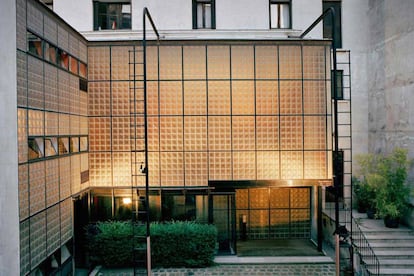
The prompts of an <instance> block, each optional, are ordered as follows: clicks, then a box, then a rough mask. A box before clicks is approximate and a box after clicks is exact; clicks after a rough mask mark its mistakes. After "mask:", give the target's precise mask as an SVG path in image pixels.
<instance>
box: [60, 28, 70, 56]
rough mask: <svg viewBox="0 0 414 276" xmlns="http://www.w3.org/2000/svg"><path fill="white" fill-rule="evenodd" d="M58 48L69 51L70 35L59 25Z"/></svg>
mask: <svg viewBox="0 0 414 276" xmlns="http://www.w3.org/2000/svg"><path fill="white" fill-rule="evenodd" d="M58 46H59V47H60V48H62V49H64V50H69V34H68V31H67V30H66V29H65V27H64V26H63V25H58Z"/></svg>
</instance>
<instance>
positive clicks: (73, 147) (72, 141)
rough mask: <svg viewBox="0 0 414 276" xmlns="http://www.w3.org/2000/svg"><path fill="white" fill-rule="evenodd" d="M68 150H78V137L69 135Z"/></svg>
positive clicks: (73, 151) (74, 151)
mask: <svg viewBox="0 0 414 276" xmlns="http://www.w3.org/2000/svg"><path fill="white" fill-rule="evenodd" d="M70 152H72V153H76V152H79V137H70Z"/></svg>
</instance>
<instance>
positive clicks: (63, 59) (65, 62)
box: [57, 49, 69, 69]
mask: <svg viewBox="0 0 414 276" xmlns="http://www.w3.org/2000/svg"><path fill="white" fill-rule="evenodd" d="M57 58H58V61H57V63H58V65H60V66H61V67H63V68H65V69H69V55H68V53H66V52H65V51H63V50H60V49H59V50H58V55H57Z"/></svg>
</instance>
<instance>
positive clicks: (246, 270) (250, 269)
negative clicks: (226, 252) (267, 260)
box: [96, 263, 335, 276]
mask: <svg viewBox="0 0 414 276" xmlns="http://www.w3.org/2000/svg"><path fill="white" fill-rule="evenodd" d="M142 272H143V274H142V275H146V274H145V272H144V271H142ZM96 275H98V276H115V275H116V276H132V275H133V270H132V269H106V268H101V269H100V270H99V272H98V273H97V274H96ZM138 275H141V274H138ZM152 275H153V276H196V275H205V276H217V275H230V276H234V275H249V276H256V275H257V276H259V275H260V276H262V275H263V276H278V275H285V276H295V275H298V276H302V275H305V276H334V275H335V264H333V263H329V264H233V265H230V264H220V265H216V266H212V267H207V268H155V269H153V270H152Z"/></svg>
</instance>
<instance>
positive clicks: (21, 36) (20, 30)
mask: <svg viewBox="0 0 414 276" xmlns="http://www.w3.org/2000/svg"><path fill="white" fill-rule="evenodd" d="M26 5H27V1H26V0H17V1H16V36H17V41H16V42H17V43H16V44H17V45H16V46H17V48H18V49H20V50H22V51H24V50H26V48H27V47H26V44H27V41H26V30H27V12H26V10H27V9H26ZM17 53H19V52H17ZM24 55H26V54H24ZM21 274H25V273H23V271H22V273H21Z"/></svg>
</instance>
